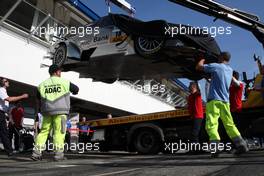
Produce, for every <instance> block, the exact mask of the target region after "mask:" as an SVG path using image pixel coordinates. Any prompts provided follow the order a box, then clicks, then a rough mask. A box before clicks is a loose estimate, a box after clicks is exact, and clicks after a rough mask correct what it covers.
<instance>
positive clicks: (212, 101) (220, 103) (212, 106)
mask: <svg viewBox="0 0 264 176" xmlns="http://www.w3.org/2000/svg"><path fill="white" fill-rule="evenodd" d="M230 58H231V56H230V54H229V53H228V52H222V53H221V54H220V56H219V63H212V64H204V62H205V59H201V60H200V61H199V62H198V64H197V66H196V69H197V70H199V71H204V72H206V73H210V74H211V78H212V81H211V84H210V89H209V95H208V100H207V103H206V131H207V133H208V135H209V140H210V143H216V144H218V143H219V142H220V136H219V134H218V118H219V117H220V118H221V120H222V122H223V125H224V127H225V130H226V132H227V134H228V136H229V138H230V139H231V140H232V142H233V143H234V145H235V147H236V149H237V150H236V153H237V154H240V153H244V152H247V151H248V147H247V144H246V142H245V141H244V139H243V138H242V137H241V135H240V133H239V131H238V129H237V128H236V125H235V124H234V121H233V118H232V115H231V113H230V105H229V88H230V85H231V81H232V79H233V76H232V75H233V69H232V68H231V67H230V66H229V64H228V63H229V61H230ZM218 154H219V153H218V152H217V153H214V154H212V157H217V156H218Z"/></svg>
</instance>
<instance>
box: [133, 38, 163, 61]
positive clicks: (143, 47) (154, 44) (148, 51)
mask: <svg viewBox="0 0 264 176" xmlns="http://www.w3.org/2000/svg"><path fill="white" fill-rule="evenodd" d="M163 43H164V40H163V39H157V38H148V37H141V36H140V37H135V39H134V45H135V51H136V52H137V54H139V55H141V56H143V57H145V58H155V57H157V56H158V55H159V53H160V51H161V49H162V47H163Z"/></svg>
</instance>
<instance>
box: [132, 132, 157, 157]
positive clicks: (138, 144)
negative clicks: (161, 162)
mask: <svg viewBox="0 0 264 176" xmlns="http://www.w3.org/2000/svg"><path fill="white" fill-rule="evenodd" d="M139 130H140V131H139V132H138V133H137V134H136V135H135V138H134V147H135V149H136V151H137V152H138V153H140V154H157V153H158V152H159V151H160V147H161V139H160V136H159V134H158V133H157V132H156V131H155V130H152V129H148V128H143V129H139Z"/></svg>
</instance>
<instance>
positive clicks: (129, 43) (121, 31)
mask: <svg viewBox="0 0 264 176" xmlns="http://www.w3.org/2000/svg"><path fill="white" fill-rule="evenodd" d="M89 26H90V27H99V29H100V33H99V34H98V36H85V37H79V36H78V35H76V36H70V37H66V39H65V40H63V41H60V42H57V43H56V44H55V45H54V49H53V50H54V56H53V62H54V63H55V64H58V65H62V67H63V68H64V70H65V71H76V72H79V73H80V77H85V78H93V79H94V80H96V81H102V82H107V83H112V82H114V81H116V80H137V79H153V78H168V77H176V78H189V79H192V80H198V79H201V78H202V77H203V76H204V75H201V73H199V72H196V71H195V64H196V63H197V60H196V58H197V57H198V56H199V55H202V56H203V57H204V58H205V59H206V62H207V63H211V62H217V58H218V55H219V54H220V49H219V47H218V45H217V43H216V41H215V40H214V38H213V37H211V36H210V35H208V34H204V33H203V31H202V30H201V29H199V30H198V32H197V31H192V30H197V29H193V28H192V27H191V26H185V25H180V24H172V23H167V22H166V21H164V20H155V21H149V22H142V21H140V20H137V19H135V18H132V17H129V16H126V15H117V14H109V15H108V16H105V17H102V18H101V19H100V20H99V21H97V22H94V23H92V24H89ZM182 26H184V27H185V28H186V29H189V30H188V31H189V33H188V34H174V35H172V33H170V32H168V31H169V30H168V29H170V31H171V32H172V29H177V30H178V29H179V28H180V27H182ZM190 31H191V32H190ZM98 38H99V39H100V40H99V42H98ZM101 39H102V40H101ZM83 43H85V45H84V44H83Z"/></svg>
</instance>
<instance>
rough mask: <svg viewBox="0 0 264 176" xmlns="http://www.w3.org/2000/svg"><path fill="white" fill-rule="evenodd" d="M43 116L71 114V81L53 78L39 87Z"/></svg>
mask: <svg viewBox="0 0 264 176" xmlns="http://www.w3.org/2000/svg"><path fill="white" fill-rule="evenodd" d="M38 90H39V93H40V97H41V113H42V114H43V115H59V114H69V111H70V81H67V80H64V79H62V78H60V77H56V76H52V77H50V78H49V79H47V80H45V81H43V82H42V83H41V84H40V85H39V87H38Z"/></svg>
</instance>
